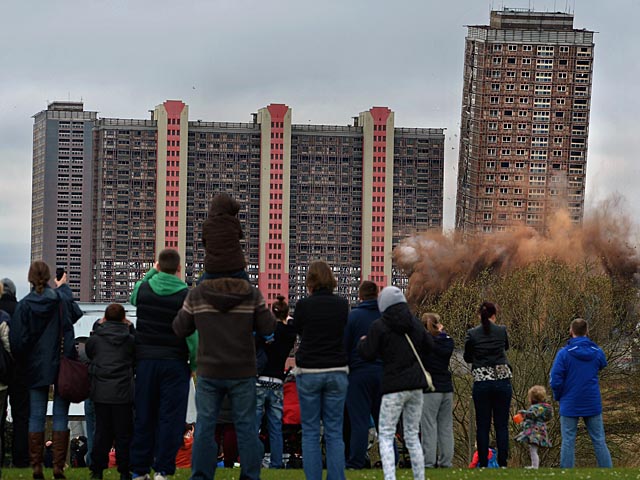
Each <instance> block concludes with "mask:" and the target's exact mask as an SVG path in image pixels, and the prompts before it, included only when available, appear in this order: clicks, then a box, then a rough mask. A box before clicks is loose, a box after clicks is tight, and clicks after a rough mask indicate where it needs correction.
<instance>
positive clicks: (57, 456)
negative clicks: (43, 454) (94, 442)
mask: <svg viewBox="0 0 640 480" xmlns="http://www.w3.org/2000/svg"><path fill="white" fill-rule="evenodd" d="M68 451H69V430H66V431H64V432H53V478H67V477H65V476H64V466H65V464H66V463H67V452H68Z"/></svg>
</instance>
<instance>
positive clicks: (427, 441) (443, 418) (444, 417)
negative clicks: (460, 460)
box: [420, 392, 453, 468]
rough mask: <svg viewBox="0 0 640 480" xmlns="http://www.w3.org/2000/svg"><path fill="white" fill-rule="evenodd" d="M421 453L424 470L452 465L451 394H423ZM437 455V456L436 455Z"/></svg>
mask: <svg viewBox="0 0 640 480" xmlns="http://www.w3.org/2000/svg"><path fill="white" fill-rule="evenodd" d="M420 431H421V432H422V440H421V441H422V451H423V453H424V466H425V467H426V468H433V467H435V466H436V465H438V467H451V465H452V463H453V392H448V393H438V392H432V393H425V394H424V400H423V402H422V418H421V419H420ZM436 453H437V455H436Z"/></svg>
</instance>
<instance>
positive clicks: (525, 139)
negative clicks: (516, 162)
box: [516, 135, 527, 143]
mask: <svg viewBox="0 0 640 480" xmlns="http://www.w3.org/2000/svg"><path fill="white" fill-rule="evenodd" d="M526 141H527V137H524V136H522V135H520V136H518V137H516V142H518V143H524V142H526Z"/></svg>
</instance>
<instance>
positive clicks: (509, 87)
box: [505, 83, 516, 91]
mask: <svg viewBox="0 0 640 480" xmlns="http://www.w3.org/2000/svg"><path fill="white" fill-rule="evenodd" d="M515 89H516V86H515V85H514V84H513V83H509V84H508V85H505V90H507V91H508V90H515Z"/></svg>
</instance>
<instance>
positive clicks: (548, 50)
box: [538, 45, 553, 57]
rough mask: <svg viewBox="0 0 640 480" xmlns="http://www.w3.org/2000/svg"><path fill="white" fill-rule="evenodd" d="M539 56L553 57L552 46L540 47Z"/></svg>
mask: <svg viewBox="0 0 640 480" xmlns="http://www.w3.org/2000/svg"><path fill="white" fill-rule="evenodd" d="M538 56H539V57H553V46H552V45H538Z"/></svg>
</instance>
